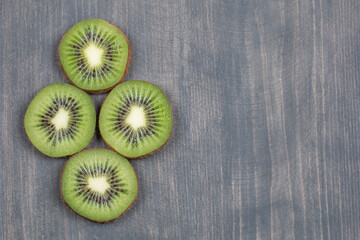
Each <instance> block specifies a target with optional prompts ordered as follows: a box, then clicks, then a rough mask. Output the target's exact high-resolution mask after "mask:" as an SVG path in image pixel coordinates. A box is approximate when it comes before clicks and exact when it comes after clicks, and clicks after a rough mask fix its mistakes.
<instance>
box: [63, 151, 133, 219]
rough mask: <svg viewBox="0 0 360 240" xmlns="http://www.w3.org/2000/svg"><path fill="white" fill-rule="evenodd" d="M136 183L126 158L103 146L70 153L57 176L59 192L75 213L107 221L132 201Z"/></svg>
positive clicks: (121, 212)
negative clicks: (58, 177) (59, 174)
mask: <svg viewBox="0 0 360 240" xmlns="http://www.w3.org/2000/svg"><path fill="white" fill-rule="evenodd" d="M137 193H138V184H137V179H136V175H135V172H134V169H133V168H132V166H131V165H130V163H129V161H128V160H127V159H125V158H124V157H122V156H121V155H119V154H118V153H116V152H114V151H111V150H106V149H92V150H85V151H82V152H80V153H78V154H76V155H74V156H73V157H71V158H70V159H69V160H68V161H67V163H66V164H65V166H64V170H63V173H62V177H61V196H62V198H63V200H64V201H65V203H66V204H67V205H68V206H69V207H70V208H71V209H72V210H73V211H74V212H75V213H77V214H78V215H80V216H82V217H84V218H86V219H89V220H92V221H95V222H108V221H111V220H114V219H116V218H118V217H120V216H121V215H122V214H123V213H124V212H125V211H126V210H127V209H128V208H129V207H130V206H131V205H132V203H133V202H134V201H135V199H136V197H137Z"/></svg>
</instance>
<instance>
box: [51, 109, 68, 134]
mask: <svg viewBox="0 0 360 240" xmlns="http://www.w3.org/2000/svg"><path fill="white" fill-rule="evenodd" d="M69 119H70V116H69V111H66V110H65V109H63V108H59V110H58V112H57V113H56V114H55V116H54V118H53V119H51V123H52V124H53V125H54V126H55V129H56V130H60V129H66V128H67V126H68V124H69Z"/></svg>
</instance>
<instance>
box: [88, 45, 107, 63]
mask: <svg viewBox="0 0 360 240" xmlns="http://www.w3.org/2000/svg"><path fill="white" fill-rule="evenodd" d="M84 53H85V57H86V60H87V61H88V63H89V65H90V66H91V67H98V66H100V65H101V62H102V56H103V53H104V49H102V48H99V47H97V46H96V45H94V44H90V45H89V46H87V47H86V48H85V49H84Z"/></svg>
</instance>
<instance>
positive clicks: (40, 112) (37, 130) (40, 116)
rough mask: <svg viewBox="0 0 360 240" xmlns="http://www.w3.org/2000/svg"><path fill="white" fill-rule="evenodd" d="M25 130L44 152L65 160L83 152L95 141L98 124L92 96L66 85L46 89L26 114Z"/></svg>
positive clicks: (31, 104) (61, 84)
mask: <svg viewBox="0 0 360 240" xmlns="http://www.w3.org/2000/svg"><path fill="white" fill-rule="evenodd" d="M24 124H25V131H26V134H27V135H28V137H29V139H30V141H31V142H32V143H33V144H34V146H35V147H36V148H37V149H39V150H40V152H42V153H44V154H46V155H48V156H50V157H63V156H68V155H72V154H74V153H77V152H79V151H81V150H82V149H83V148H85V147H86V146H87V145H88V144H89V143H90V141H91V139H92V137H93V135H94V131H95V124H96V113H95V107H94V104H93V102H92V100H91V98H90V96H89V95H88V94H86V93H85V92H83V91H81V90H80V89H78V88H76V87H74V86H71V85H70V84H66V83H54V84H51V85H49V86H47V87H45V88H43V89H42V90H41V91H40V92H39V93H38V94H37V95H36V96H35V97H34V99H33V100H32V101H31V103H30V105H29V107H28V109H27V111H26V114H25V120H24Z"/></svg>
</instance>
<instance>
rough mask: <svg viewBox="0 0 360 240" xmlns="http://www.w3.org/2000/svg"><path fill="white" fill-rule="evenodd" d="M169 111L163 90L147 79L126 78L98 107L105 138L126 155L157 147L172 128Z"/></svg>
mask: <svg viewBox="0 0 360 240" xmlns="http://www.w3.org/2000/svg"><path fill="white" fill-rule="evenodd" d="M172 123H173V119H172V112H171V107H170V104H169V102H168V100H167V98H166V96H165V94H164V93H163V91H162V90H161V89H160V88H159V87H157V86H155V85H153V84H151V83H148V82H144V81H128V82H125V83H121V84H120V85H118V86H117V87H115V88H114V89H113V90H112V91H111V92H110V94H109V95H108V97H107V98H106V99H105V102H104V103H103V106H102V108H101V111H100V117H99V129H100V133H101V135H102V137H103V139H104V141H105V142H106V143H107V144H108V145H109V146H110V147H111V148H113V149H114V150H115V151H117V152H118V153H120V154H121V155H123V156H125V157H127V158H139V157H143V156H147V155H149V154H151V153H152V152H154V151H156V150H158V149H160V148H161V147H162V146H163V145H164V144H165V143H166V142H167V140H168V139H169V137H170V134H171V130H172Z"/></svg>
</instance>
